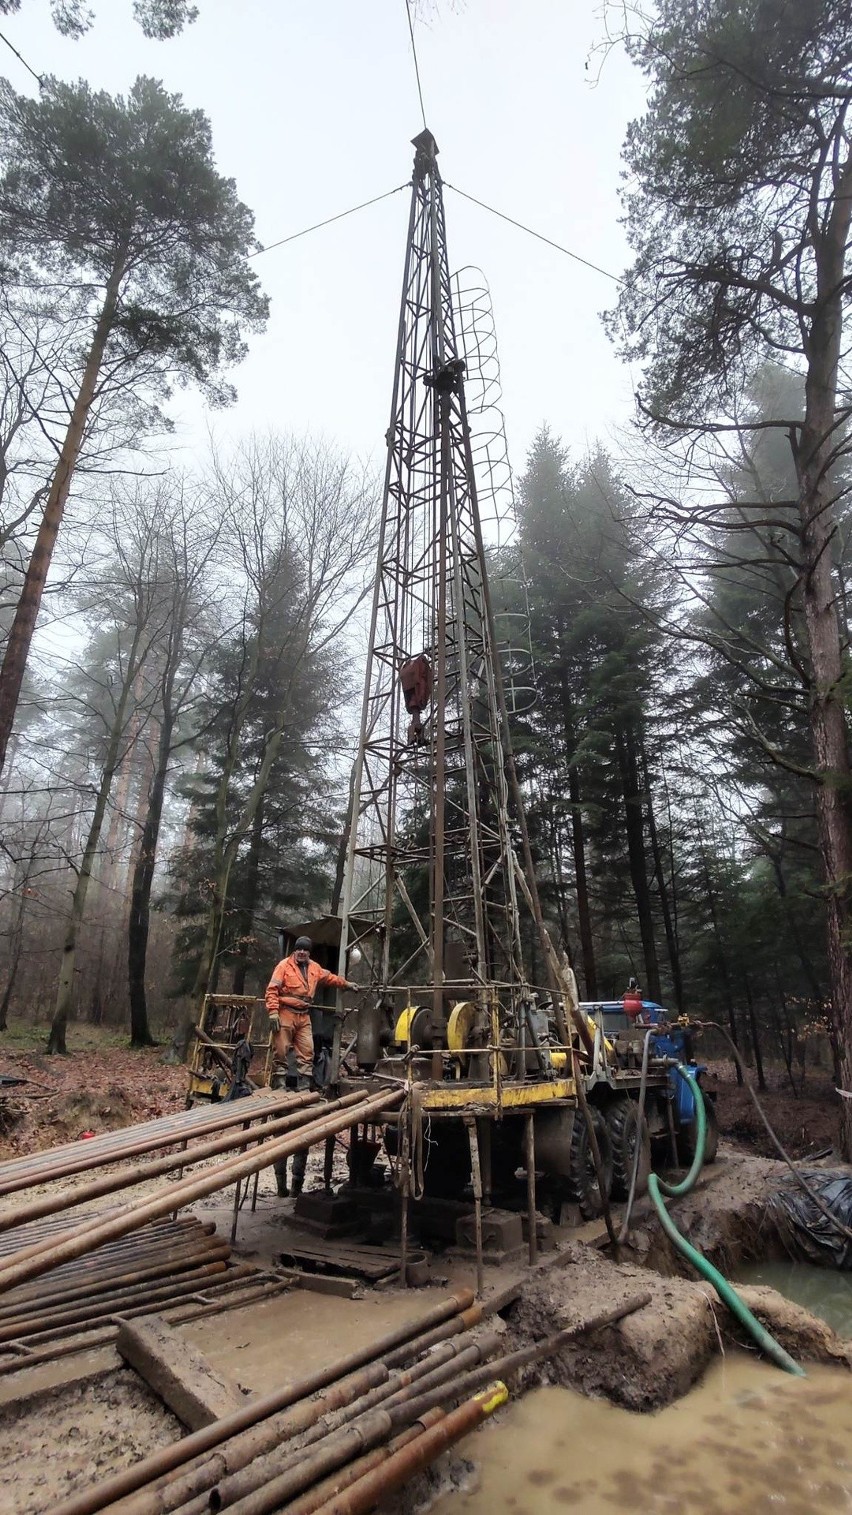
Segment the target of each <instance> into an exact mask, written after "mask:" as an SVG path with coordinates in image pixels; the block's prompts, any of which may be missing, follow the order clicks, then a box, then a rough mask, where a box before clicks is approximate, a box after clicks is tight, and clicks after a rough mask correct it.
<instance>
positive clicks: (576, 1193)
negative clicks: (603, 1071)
mask: <svg viewBox="0 0 852 1515" xmlns="http://www.w3.org/2000/svg"><path fill="white" fill-rule="evenodd" d="M589 1113H590V1114H591V1117H592V1123H593V1125H594V1128H595V1136H596V1137H597V1139H598V1151H599V1152H600V1155H601V1166H602V1168H603V1175H604V1188H605V1189H606V1195H607V1199H608V1198H609V1195H610V1191H611V1189H612V1142H611V1140H610V1135H609V1130H608V1129H607V1124H606V1121H605V1120H604V1118H603V1115H602V1114H601V1112H600V1110H596V1109H595V1108H594V1106H592V1108H591V1110H590V1112H589ZM569 1174H570V1176H569V1179H568V1193H569V1196H570V1198H571V1199H573V1200H576V1201H577V1202H578V1203H579V1206H580V1213H581V1214H582V1215H583V1216H585V1218H586V1220H594V1219H595V1218H596V1217H597V1216H598V1215H601V1214H602V1213H603V1204H602V1203H601V1192H600V1188H599V1186H598V1179H597V1174H596V1173H595V1162H594V1158H593V1157H592V1148H591V1144H590V1142H589V1128H588V1126H587V1124H586V1121H585V1118H584V1116H583V1114H582V1112H581V1111H580V1110H577V1111H576V1113H575V1116H574V1127H573V1131H572V1134H571V1156H570V1159H569Z"/></svg>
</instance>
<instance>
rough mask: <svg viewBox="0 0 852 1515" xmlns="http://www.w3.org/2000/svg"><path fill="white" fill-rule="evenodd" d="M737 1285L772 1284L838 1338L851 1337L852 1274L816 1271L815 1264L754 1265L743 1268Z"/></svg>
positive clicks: (825, 1269) (829, 1269)
mask: <svg viewBox="0 0 852 1515" xmlns="http://www.w3.org/2000/svg"><path fill="white" fill-rule="evenodd" d="M737 1282H738V1283H742V1284H770V1285H771V1287H772V1288H773V1289H777V1290H778V1292H779V1294H783V1295H784V1296H785V1297H786V1298H787V1299H792V1300H794V1301H795V1302H796V1304H797V1305H804V1307H805V1309H806V1310H810V1312H811V1314H812V1315H819V1316H820V1317H821V1318H822V1319H823V1320H826V1321H828V1324H829V1325H830V1326H833V1328H834V1330H835V1331H836V1332H837V1334H838V1336H845V1337H852V1273H838V1272H836V1271H835V1270H834V1269H832V1268H817V1267H815V1266H814V1265H813V1264H812V1263H799V1262H772V1263H752V1264H749V1265H748V1266H747V1267H742V1268H740V1270H739V1272H738V1273H737Z"/></svg>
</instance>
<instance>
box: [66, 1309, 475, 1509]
mask: <svg viewBox="0 0 852 1515" xmlns="http://www.w3.org/2000/svg"><path fill="white" fill-rule="evenodd" d="M472 1301H473V1294H472V1292H471V1291H470V1289H463V1290H460V1291H459V1293H458V1294H452V1295H450V1296H449V1298H448V1299H444V1300H442V1301H441V1302H440V1304H437V1305H435V1306H434V1307H433V1309H431V1310H429V1311H428V1312H427V1313H426V1314H425V1315H424V1316H422V1317H421V1318H420V1320H417V1321H408V1322H407V1323H406V1324H404V1325H402V1326H398V1327H397V1329H396V1330H395V1331H391V1332H389V1333H388V1334H387V1335H386V1336H383V1337H379V1339H378V1340H376V1341H374V1342H372V1343H370V1344H368V1345H367V1346H364V1347H362V1348H360V1349H359V1351H357V1352H353V1353H351V1354H350V1355H349V1356H348V1357H344V1358H339V1359H338V1361H337V1362H334V1363H330V1364H328V1365H327V1366H326V1367H325V1368H320V1369H318V1370H317V1371H316V1372H314V1373H312V1374H310V1375H309V1376H308V1377H307V1378H304V1379H302V1380H301V1381H299V1382H296V1383H293V1384H286V1385H284V1386H283V1387H282V1388H279V1389H275V1390H273V1391H272V1393H270V1394H265V1395H263V1396H262V1397H261V1398H257V1399H254V1400H251V1401H250V1402H249V1403H248V1404H245V1405H241V1406H240V1408H239V1409H238V1410H235V1411H234V1412H233V1414H231V1415H226V1416H224V1417H223V1419H221V1420H217V1421H214V1422H213V1424H212V1425H209V1426H204V1427H203V1428H202V1430H200V1431H194V1432H193V1433H192V1434H191V1435H190V1436H184V1437H183V1438H182V1439H181V1440H180V1441H177V1442H173V1443H172V1444H171V1446H168V1447H161V1448H159V1449H158V1450H157V1451H156V1452H153V1453H152V1454H151V1455H150V1456H149V1457H145V1458H143V1459H141V1461H139V1462H137V1463H134V1465H133V1466H132V1467H130V1468H123V1469H122V1470H121V1472H119V1473H115V1474H113V1476H112V1477H111V1478H108V1479H106V1481H105V1482H104V1483H102V1484H100V1485H98V1486H97V1487H93V1488H88V1489H84V1490H83V1491H82V1492H80V1493H78V1494H74V1495H72V1496H71V1498H70V1499H67V1500H65V1501H64V1503H63V1504H61V1505H59V1506H57V1508H56V1509H55V1510H54V1512H53V1515H95V1512H96V1511H98V1510H103V1509H105V1508H106V1507H107V1506H108V1505H110V1504H113V1503H115V1502H116V1501H117V1500H119V1499H122V1498H123V1496H125V1495H129V1494H132V1493H133V1492H134V1490H137V1489H139V1490H143V1489H146V1486H148V1485H151V1486H153V1487H152V1488H151V1489H150V1492H156V1491H157V1489H158V1488H160V1487H161V1486H162V1484H163V1483H164V1482H165V1481H167V1480H169V1475H171V1477H172V1479H173V1478H174V1477H175V1476H176V1475H177V1474H178V1472H180V1473H183V1472H184V1471H187V1465H188V1464H191V1463H193V1462H194V1461H195V1460H196V1459H199V1458H200V1457H201V1456H202V1455H204V1454H206V1453H207V1452H209V1451H211V1450H213V1449H214V1448H216V1447H219V1446H221V1445H222V1443H223V1442H225V1441H228V1440H230V1438H231V1437H233V1436H236V1435H237V1434H239V1433H240V1432H242V1431H245V1430H248V1428H249V1427H251V1426H256V1425H258V1424H259V1423H260V1422H261V1421H263V1420H266V1419H267V1418H268V1417H269V1416H271V1415H275V1414H277V1413H278V1412H279V1411H281V1410H284V1409H286V1408H287V1407H288V1406H289V1405H293V1404H296V1403H297V1402H298V1401H299V1400H301V1399H305V1398H307V1397H308V1396H310V1395H312V1394H316V1393H318V1392H319V1390H320V1389H324V1388H327V1387H328V1385H329V1384H333V1383H334V1382H335V1381H336V1380H337V1379H338V1378H342V1377H343V1376H344V1375H345V1374H349V1373H352V1372H354V1371H356V1370H357V1369H358V1368H361V1367H363V1366H364V1365H365V1364H367V1363H371V1362H383V1363H385V1365H387V1354H388V1353H389V1352H393V1351H394V1349H395V1348H398V1347H399V1346H400V1345H402V1344H403V1343H407V1344H408V1348H409V1352H410V1354H411V1355H414V1354H415V1351H416V1343H418V1342H419V1341H420V1340H421V1338H423V1337H424V1335H428V1333H429V1332H430V1330H431V1328H432V1327H433V1326H434V1325H437V1324H438V1323H439V1322H440V1321H443V1320H447V1319H448V1318H451V1317H452V1316H454V1315H457V1314H458V1313H459V1311H463V1310H466V1309H467V1308H468V1306H469V1305H470V1304H471V1303H472ZM127 1508H128V1507H127V1506H125V1509H127ZM154 1508H156V1507H154ZM122 1515H124V1512H122Z"/></svg>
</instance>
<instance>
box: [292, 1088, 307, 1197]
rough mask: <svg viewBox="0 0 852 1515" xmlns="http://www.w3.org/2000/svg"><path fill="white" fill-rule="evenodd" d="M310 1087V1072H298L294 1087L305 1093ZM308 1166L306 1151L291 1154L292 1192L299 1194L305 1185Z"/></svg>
mask: <svg viewBox="0 0 852 1515" xmlns="http://www.w3.org/2000/svg"><path fill="white" fill-rule="evenodd" d="M310 1087H311V1079H310V1074H308V1073H300V1074H299V1076H298V1078H297V1079H296V1088H297V1090H298V1091H299V1093H306V1092H307V1091H308V1089H310ZM307 1166H308V1154H307V1151H304V1152H296V1153H294V1155H293V1188H292V1190H291V1192H292V1193H293V1194H301V1192H302V1190H303V1189H304V1187H305V1169H306V1168H307Z"/></svg>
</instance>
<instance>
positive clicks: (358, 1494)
mask: <svg viewBox="0 0 852 1515" xmlns="http://www.w3.org/2000/svg"><path fill="white" fill-rule="evenodd" d="M508 1397H509V1395H508V1391H507V1389H506V1386H505V1384H502V1383H500V1382H496V1383H493V1384H491V1385H490V1387H489V1388H488V1389H486V1390H485V1392H484V1393H483V1394H477V1395H475V1396H474V1398H473V1399H468V1400H466V1402H465V1403H464V1404H462V1405H459V1407H458V1409H457V1410H451V1411H450V1413H449V1415H445V1416H443V1417H442V1419H441V1420H439V1421H438V1422H437V1424H435V1423H433V1422H431V1421H430V1412H429V1411H428V1410H427V1411H426V1413H425V1414H424V1415H423V1416H422V1417H421V1418H420V1419H419V1420H418V1422H417V1424H418V1425H419V1426H420V1427H421V1428H422V1429H421V1432H420V1435H418V1436H416V1437H415V1438H414V1439H413V1440H412V1441H411V1442H410V1443H409V1444H408V1446H404V1447H401V1448H400V1449H399V1450H398V1451H396V1452H393V1453H391V1455H390V1457H388V1458H387V1460H386V1461H385V1462H384V1463H382V1464H381V1466H380V1467H378V1468H374V1469H373V1470H372V1471H371V1472H368V1473H365V1474H364V1476H363V1477H361V1478H359V1479H357V1480H356V1482H355V1483H353V1484H351V1485H350V1486H349V1487H348V1488H347V1489H345V1490H344V1491H343V1492H342V1493H340V1494H337V1495H335V1496H334V1497H333V1498H332V1499H329V1500H327V1501H326V1503H325V1504H321V1505H315V1504H314V1505H311V1506H309V1508H310V1509H312V1510H314V1511H315V1512H316V1515H366V1511H368V1510H372V1509H373V1508H374V1506H375V1505H376V1504H377V1503H379V1501H380V1500H384V1499H386V1498H387V1496H388V1494H393V1493H394V1492H395V1490H396V1489H398V1488H400V1487H401V1486H402V1484H404V1483H406V1482H407V1480H408V1479H409V1478H413V1477H414V1474H415V1473H420V1472H421V1471H422V1469H423V1468H426V1467H428V1466H429V1463H430V1462H434V1461H435V1458H436V1457H440V1455H441V1453H442V1452H445V1451H446V1450H447V1448H448V1447H451V1446H454V1445H455V1443H456V1442H457V1441H461V1439H462V1437H463V1436H467V1435H468V1433H469V1432H470V1431H473V1430H475V1429H476V1427H477V1426H479V1425H481V1424H482V1422H483V1420H485V1419H486V1418H487V1417H488V1416H489V1415H493V1413H494V1411H495V1410H498V1409H499V1408H500V1406H501V1405H504V1404H505V1403H506V1400H507V1399H508ZM269 1508H270V1507H269V1506H268V1505H262V1506H258V1510H261V1509H263V1510H266V1509H269ZM273 1508H274V1506H273ZM239 1515H249V1511H248V1509H246V1510H245V1511H240V1512H239ZM251 1515H255V1511H252V1512H251Z"/></svg>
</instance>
